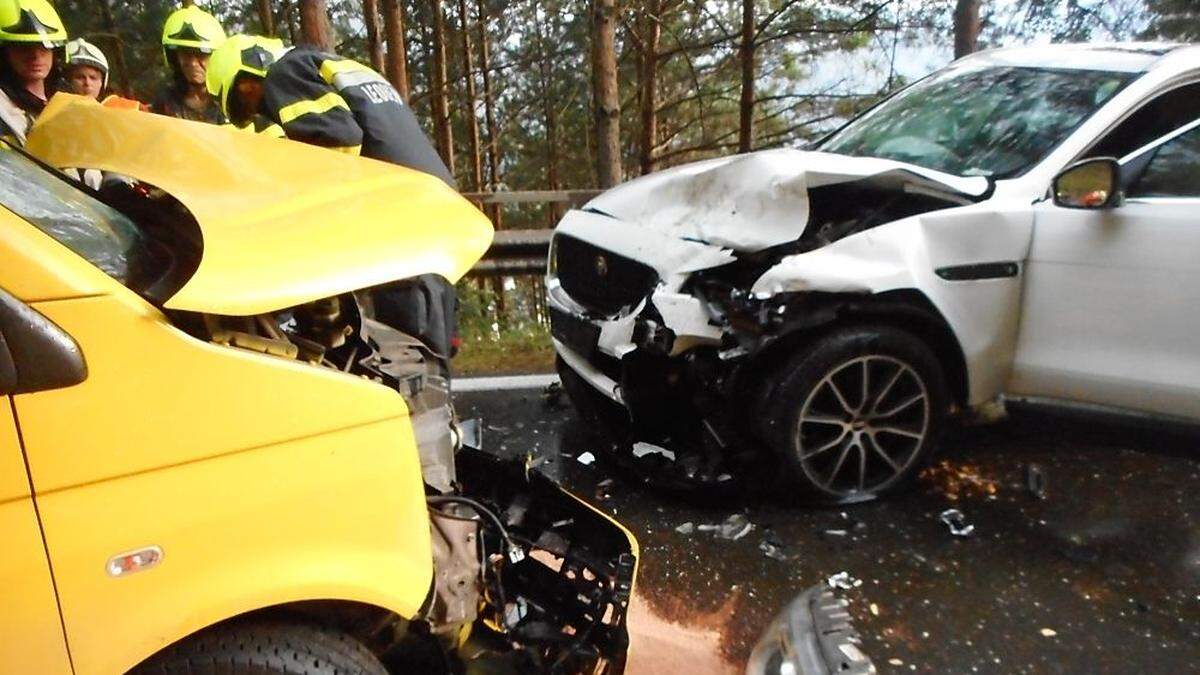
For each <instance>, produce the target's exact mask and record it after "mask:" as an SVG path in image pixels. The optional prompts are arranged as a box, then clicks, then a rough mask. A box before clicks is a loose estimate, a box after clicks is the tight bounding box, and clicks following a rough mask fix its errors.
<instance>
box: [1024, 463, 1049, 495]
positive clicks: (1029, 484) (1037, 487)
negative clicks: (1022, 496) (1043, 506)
mask: <svg viewBox="0 0 1200 675" xmlns="http://www.w3.org/2000/svg"><path fill="white" fill-rule="evenodd" d="M1025 489H1027V490H1029V494H1031V495H1033V497H1034V498H1035V499H1045V498H1046V472H1045V470H1044V469H1042V466H1041V465H1040V464H1026V465H1025Z"/></svg>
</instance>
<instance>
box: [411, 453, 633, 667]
mask: <svg viewBox="0 0 1200 675" xmlns="http://www.w3.org/2000/svg"><path fill="white" fill-rule="evenodd" d="M456 459H457V462H456V464H457V467H456V469H457V474H458V477H457V489H456V490H455V491H454V492H453V493H451V494H445V495H431V496H430V497H429V502H430V514H431V521H432V524H433V533H434V551H435V567H436V579H435V590H434V596H433V602H432V604H431V606H430V608H429V612H428V615H427V617H426V618H427V620H428V622H429V625H430V627H431V629H432V630H433V632H434V633H441V634H442V635H445V636H447V637H448V638H449V640H450V641H458V642H459V643H460V644H458V649H457V652H458V658H459V660H460V662H461V665H462V667H463V669H464V670H465V671H466V672H513V673H528V672H549V673H613V674H617V673H621V672H623V671H624V667H625V659H626V653H627V650H628V647H629V634H628V630H627V627H626V616H627V612H628V609H629V601H630V597H631V595H632V592H633V583H634V578H635V576H636V573H637V561H638V548H637V541H636V540H635V539H634V537H633V535H632V534H630V533H629V531H628V530H626V529H625V528H623V527H622V526H621V525H619V524H618V523H617V522H616V521H614V520H612V519H611V518H609V517H607V516H605V515H604V514H602V513H601V512H599V511H597V510H596V509H594V508H593V507H591V506H590V505H588V504H587V503H585V502H584V501H582V500H580V499H579V498H577V497H575V496H574V495H572V494H571V493H569V492H567V491H565V490H563V489H561V488H560V487H558V486H557V485H556V484H554V483H553V482H552V481H551V480H550V479H548V478H546V477H545V476H543V475H542V474H540V473H538V472H536V471H533V470H530V469H529V468H528V467H527V466H525V465H524V463H522V462H521V461H519V460H504V459H500V458H497V457H494V456H492V455H489V454H487V453H484V452H481V451H478V450H473V449H470V448H464V449H462V450H460V451H459V453H458V455H457V457H456ZM476 582H478V583H476ZM468 630H469V635H470V637H469V638H468V639H466V640H465V641H462V640H461V638H462V636H463V635H465V634H466V633H467V631H468Z"/></svg>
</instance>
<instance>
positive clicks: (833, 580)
mask: <svg viewBox="0 0 1200 675" xmlns="http://www.w3.org/2000/svg"><path fill="white" fill-rule="evenodd" d="M825 583H826V584H827V585H828V586H829V587H830V588H840V589H841V590H843V591H848V590H850V589H852V588H858V587H859V586H862V583H863V582H862V579H855V578H854V577H852V576H850V573H849V572H838V573H837V574H835V575H833V576H831V577H829V578H828V579H826V580H825Z"/></svg>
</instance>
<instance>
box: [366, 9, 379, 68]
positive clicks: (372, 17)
mask: <svg viewBox="0 0 1200 675" xmlns="http://www.w3.org/2000/svg"><path fill="white" fill-rule="evenodd" d="M363 25H365V26H366V28H367V57H368V58H369V59H370V60H371V67H372V68H374V69H375V71H376V72H379V73H382V72H383V40H382V39H380V37H379V0H363Z"/></svg>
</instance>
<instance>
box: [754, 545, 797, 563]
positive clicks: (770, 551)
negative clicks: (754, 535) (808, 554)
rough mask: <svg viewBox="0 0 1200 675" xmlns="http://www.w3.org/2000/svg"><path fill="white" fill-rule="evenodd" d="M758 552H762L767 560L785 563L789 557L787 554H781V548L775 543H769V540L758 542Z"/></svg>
mask: <svg viewBox="0 0 1200 675" xmlns="http://www.w3.org/2000/svg"><path fill="white" fill-rule="evenodd" d="M758 550H760V551H762V552H763V555H765V556H767V557H768V558H770V559H772V560H780V561H784V562H786V561H787V560H788V559H789V557H790V556H788V554H786V553H784V552H783V546H781V545H780V544H778V543H776V542H773V541H771V540H770V539H763V540H762V541H761V542H759V544H758Z"/></svg>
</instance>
